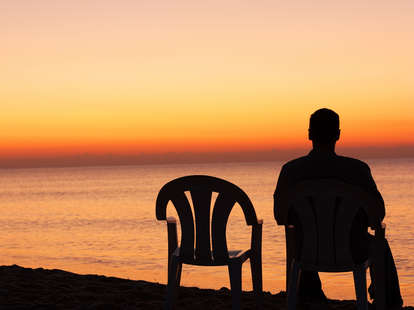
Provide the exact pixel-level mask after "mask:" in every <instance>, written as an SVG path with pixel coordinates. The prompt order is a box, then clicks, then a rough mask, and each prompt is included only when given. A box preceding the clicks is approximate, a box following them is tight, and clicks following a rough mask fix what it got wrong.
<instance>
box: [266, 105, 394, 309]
mask: <svg viewBox="0 0 414 310" xmlns="http://www.w3.org/2000/svg"><path fill="white" fill-rule="evenodd" d="M339 136H340V129H339V116H338V114H336V113H335V112H334V111H332V110H329V109H320V110H317V111H316V112H315V113H313V114H312V115H311V117H310V124H309V140H311V141H312V146H313V148H312V151H311V152H310V153H309V154H308V155H307V156H303V157H300V158H297V159H294V160H292V161H290V162H288V163H286V164H285V165H284V166H283V167H282V170H281V172H280V175H279V179H278V182H277V186H276V190H275V193H274V216H275V219H276V221H277V223H278V224H279V225H285V224H295V225H298V222H297V221H296V216H295V214H291V213H288V212H289V210H288V204H287V203H286V199H287V196H286V194H287V193H288V191H289V189H290V188H291V187H292V186H293V185H294V184H296V183H297V182H300V181H303V180H308V179H321V178H335V179H339V180H341V181H343V182H345V183H350V184H353V185H357V186H359V187H361V188H362V189H364V190H365V191H367V192H368V193H370V194H371V195H372V196H373V197H374V198H375V199H376V200H377V202H378V203H377V205H378V207H377V210H375V217H376V219H378V220H379V221H382V219H383V218H384V216H385V208H384V201H383V199H382V197H381V194H380V193H379V191H378V189H377V186H376V185H375V182H374V180H373V178H372V175H371V171H370V169H369V167H368V165H367V164H366V163H364V162H362V161H360V160H357V159H353V158H349V157H344V156H338V155H336V154H335V145H336V141H338V139H339ZM367 222H368V221H367V218H366V215H365V213H364V212H363V211H360V212H359V213H358V214H357V216H356V220H355V221H354V223H353V225H352V229H351V240H353V241H354V242H352V244H351V250H352V254H353V257H354V260H355V261H357V262H362V261H363V260H364V259H366V258H367V256H368V255H369V253H368V252H369V248H370V244H371V243H372V239H373V237H372V236H371V235H370V234H369V233H368V230H367V228H368V225H367ZM385 248H386V257H385V262H386V268H387V270H386V275H387V277H386V282H387V283H386V291H387V296H386V302H387V309H400V308H401V306H402V298H401V294H400V288H399V283H398V275H397V271H396V269H395V264H394V260H393V257H392V254H391V250H390V249H389V246H388V243H387V244H386V245H385ZM299 283H300V285H299V298H300V299H301V300H302V301H308V300H325V299H326V297H325V295H324V293H323V291H322V287H321V282H320V279H319V275H318V273H317V272H302V275H301V278H300V282H299ZM369 292H370V294H371V297H374V303H375V292H373V289H372V287H370V290H369Z"/></svg>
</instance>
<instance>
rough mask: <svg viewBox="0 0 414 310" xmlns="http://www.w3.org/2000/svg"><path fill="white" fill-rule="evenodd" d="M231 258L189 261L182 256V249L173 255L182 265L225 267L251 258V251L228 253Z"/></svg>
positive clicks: (178, 248)
mask: <svg viewBox="0 0 414 310" xmlns="http://www.w3.org/2000/svg"><path fill="white" fill-rule="evenodd" d="M228 253H229V257H228V259H226V258H224V259H218V260H217V259H216V260H214V259H213V257H211V258H210V259H204V260H202V259H197V260H196V259H195V258H193V259H188V258H184V257H181V256H180V247H177V248H176V250H175V251H174V253H173V255H174V256H175V257H176V258H177V259H178V261H180V262H181V263H184V264H188V265H198V266H225V265H228V264H229V263H231V262H239V263H242V262H244V261H246V260H247V259H248V258H250V255H251V250H250V249H249V250H230V251H228Z"/></svg>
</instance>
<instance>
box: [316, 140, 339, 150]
mask: <svg viewBox="0 0 414 310" xmlns="http://www.w3.org/2000/svg"><path fill="white" fill-rule="evenodd" d="M312 147H313V150H314V151H315V152H326V153H335V142H334V143H326V144H322V143H315V142H313V141H312Z"/></svg>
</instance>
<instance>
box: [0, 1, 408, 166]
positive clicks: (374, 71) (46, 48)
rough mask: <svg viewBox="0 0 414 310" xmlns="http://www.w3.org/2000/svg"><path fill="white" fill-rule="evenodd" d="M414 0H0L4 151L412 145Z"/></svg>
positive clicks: (26, 154)
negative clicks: (325, 133) (323, 122)
mask: <svg viewBox="0 0 414 310" xmlns="http://www.w3.org/2000/svg"><path fill="white" fill-rule="evenodd" d="M413 16H414V1H412V0H406V1H403V0H395V1H388V0H378V1H353V0H350V1H305V0H301V1H299V0H293V1H278V0H273V1H270V0H257V1H247V0H246V1H242V0H240V1H223V0H221V1H218V0H217V1H216V0H214V1H190V0H188V1H174V0H164V1H161V0H149V1H147V0H138V1H132V0H131V1H126V0H118V1H105V0H100V1H89V0H82V1H78V0H72V1H56V0H50V1H44V0H37V1H24V0H23V1H15V0H3V1H1V3H0V38H1V48H0V51H1V53H0V55H1V57H0V68H1V71H0V107H1V113H0V140H1V145H0V158H4V159H5V158H17V157H19V158H27V160H29V159H30V158H38V157H42V156H43V157H48V156H72V155H78V154H85V153H88V154H108V153H111V154H115V155H116V154H123V155H125V154H127V155H128V154H129V155H132V154H141V153H144V154H153V153H167V152H189V151H191V152H210V151H213V152H227V151H232V150H236V151H243V150H244V151H252V150H253V151H254V150H271V149H290V148H306V147H308V146H309V141H307V140H306V138H307V126H308V118H309V115H310V114H311V113H312V112H313V111H314V110H316V109H318V108H321V107H330V108H332V109H334V110H335V111H337V112H338V113H339V114H340V116H341V129H342V139H341V146H343V147H354V148H355V147H360V146H372V147H396V146H399V147H401V146H414V72H413V71H414V57H413V55H414V39H413V38H414V18H413Z"/></svg>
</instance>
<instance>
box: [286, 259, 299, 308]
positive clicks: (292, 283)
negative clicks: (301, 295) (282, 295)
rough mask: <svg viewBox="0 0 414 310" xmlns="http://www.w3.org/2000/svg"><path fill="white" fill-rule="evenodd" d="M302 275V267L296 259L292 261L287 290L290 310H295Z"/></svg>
mask: <svg viewBox="0 0 414 310" xmlns="http://www.w3.org/2000/svg"><path fill="white" fill-rule="evenodd" d="M299 276H300V267H299V265H298V264H297V263H295V262H294V261H293V262H292V265H291V269H290V272H289V287H288V291H287V308H288V310H295V309H296V303H297V295H298V284H299Z"/></svg>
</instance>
